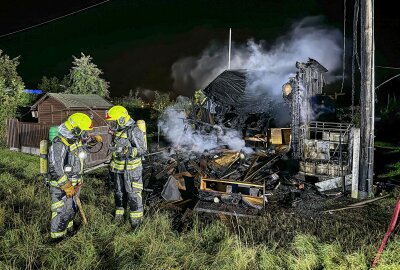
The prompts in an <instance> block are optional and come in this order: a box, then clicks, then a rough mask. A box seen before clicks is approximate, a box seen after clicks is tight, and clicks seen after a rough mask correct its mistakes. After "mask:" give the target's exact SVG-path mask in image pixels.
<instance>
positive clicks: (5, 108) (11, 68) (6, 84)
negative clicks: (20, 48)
mask: <svg viewBox="0 0 400 270" xmlns="http://www.w3.org/2000/svg"><path fill="white" fill-rule="evenodd" d="M18 58H19V57H16V58H14V59H10V57H9V56H8V55H6V54H4V55H3V51H2V50H0V101H1V102H0V104H1V106H0V144H3V143H4V142H5V138H6V130H5V128H6V126H5V121H6V119H7V118H13V117H15V116H16V111H17V107H18V104H19V103H20V102H21V101H23V99H24V98H25V97H24V96H23V90H24V88H25V85H24V82H23V81H22V78H21V77H20V76H19V75H18V72H17V67H18V65H19V59H18Z"/></svg>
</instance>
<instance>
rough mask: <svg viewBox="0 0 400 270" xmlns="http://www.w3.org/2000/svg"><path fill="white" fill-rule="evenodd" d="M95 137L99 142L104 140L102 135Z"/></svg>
mask: <svg viewBox="0 0 400 270" xmlns="http://www.w3.org/2000/svg"><path fill="white" fill-rule="evenodd" d="M94 138H95V140H96V141H97V142H103V137H101V136H100V135H96V136H94Z"/></svg>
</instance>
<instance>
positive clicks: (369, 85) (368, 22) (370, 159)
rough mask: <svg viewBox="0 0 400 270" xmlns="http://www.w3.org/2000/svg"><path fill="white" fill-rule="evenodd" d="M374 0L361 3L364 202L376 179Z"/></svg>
mask: <svg viewBox="0 0 400 270" xmlns="http://www.w3.org/2000/svg"><path fill="white" fill-rule="evenodd" d="M373 1H374V0H361V93H360V99H361V100H360V105H361V108H360V109H361V134H360V139H361V147H360V148H361V152H360V174H359V191H360V193H359V194H360V199H364V198H366V197H368V196H372V195H373V194H372V184H373V178H374V137H375V134H374V125H375V119H374V118H375V76H374V75H375V74H374V73H375V72H374V65H375V60H374V58H375V45H374V4H373Z"/></svg>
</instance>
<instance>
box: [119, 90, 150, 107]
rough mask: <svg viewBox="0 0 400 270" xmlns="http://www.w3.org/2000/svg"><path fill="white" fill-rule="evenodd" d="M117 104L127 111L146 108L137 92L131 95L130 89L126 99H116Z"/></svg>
mask: <svg viewBox="0 0 400 270" xmlns="http://www.w3.org/2000/svg"><path fill="white" fill-rule="evenodd" d="M117 104H120V105H122V106H124V107H125V108H127V109H128V108H130V109H135V108H144V107H145V106H146V104H145V102H144V101H143V99H142V98H141V97H140V96H139V90H136V92H135V94H133V91H132V89H131V90H130V91H129V95H128V96H127V97H123V98H120V99H118V102H117Z"/></svg>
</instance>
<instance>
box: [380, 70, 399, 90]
mask: <svg viewBox="0 0 400 270" xmlns="http://www.w3.org/2000/svg"><path fill="white" fill-rule="evenodd" d="M399 76H400V74H397V75H395V76H393V77H391V78H390V79H388V80H386V81H384V82H383V83H381V84H380V85H378V86H377V87H375V90H377V89H378V88H379V87H381V86H382V85H384V84H385V83H387V82H390V81H391V80H393V79H396V78H397V77H399Z"/></svg>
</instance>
